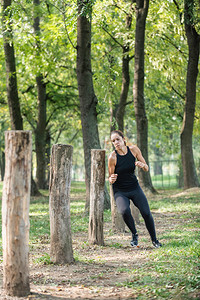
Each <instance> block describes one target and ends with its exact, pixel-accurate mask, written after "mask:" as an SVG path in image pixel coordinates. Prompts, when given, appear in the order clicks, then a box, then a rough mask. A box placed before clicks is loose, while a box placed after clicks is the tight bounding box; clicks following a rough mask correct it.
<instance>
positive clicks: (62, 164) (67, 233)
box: [49, 144, 74, 263]
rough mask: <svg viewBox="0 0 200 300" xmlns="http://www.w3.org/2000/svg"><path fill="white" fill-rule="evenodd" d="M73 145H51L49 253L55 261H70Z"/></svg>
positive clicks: (71, 252) (71, 258)
mask: <svg viewBox="0 0 200 300" xmlns="http://www.w3.org/2000/svg"><path fill="white" fill-rule="evenodd" d="M72 154H73V147H72V146H70V145H60V144H56V145H53V147H52V153H51V161H50V182H49V192H50V195H49V213H50V231H51V242H50V255H51V260H52V261H53V262H55V263H72V262H73V261H74V258H73V249H72V235H71V220H70V186H71V169H72Z"/></svg>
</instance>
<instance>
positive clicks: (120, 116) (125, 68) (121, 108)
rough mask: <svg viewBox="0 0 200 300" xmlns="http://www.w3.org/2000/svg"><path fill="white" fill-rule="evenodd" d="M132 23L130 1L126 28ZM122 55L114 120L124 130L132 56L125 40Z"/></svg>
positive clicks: (128, 28)
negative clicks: (119, 86) (119, 84)
mask: <svg viewBox="0 0 200 300" xmlns="http://www.w3.org/2000/svg"><path fill="white" fill-rule="evenodd" d="M131 2H132V1H131ZM131 23H132V3H131V12H130V13H128V14H127V15H126V28H127V30H130V28H131ZM122 50H123V56H122V86H121V92H120V99H119V104H118V105H117V109H116V121H117V125H118V129H119V130H121V131H124V115H125V108H126V104H127V98H128V91H129V85H130V74H129V63H130V60H131V59H132V58H133V57H130V55H129V51H130V46H129V42H125V43H124V45H123V46H122Z"/></svg>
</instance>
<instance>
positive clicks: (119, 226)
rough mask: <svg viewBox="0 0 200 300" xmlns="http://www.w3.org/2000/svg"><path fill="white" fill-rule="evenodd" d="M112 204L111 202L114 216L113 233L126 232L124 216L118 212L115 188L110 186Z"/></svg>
mask: <svg viewBox="0 0 200 300" xmlns="http://www.w3.org/2000/svg"><path fill="white" fill-rule="evenodd" d="M110 202H111V216H112V230H113V232H115V231H119V232H125V223H124V220H123V218H122V215H121V214H120V213H119V212H118V210H117V205H116V202H115V199H114V194H113V188H112V185H110Z"/></svg>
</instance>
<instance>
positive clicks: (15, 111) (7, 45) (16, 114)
mask: <svg viewBox="0 0 200 300" xmlns="http://www.w3.org/2000/svg"><path fill="white" fill-rule="evenodd" d="M1 3H2V27H3V44H4V53H5V61H6V79H7V99H8V106H9V111H10V119H11V128H12V129H13V130H22V129H23V120H22V115H21V110H20V103H19V97H18V89H17V72H16V64H15V51H14V43H13V30H12V8H11V4H12V0H2V1H1Z"/></svg>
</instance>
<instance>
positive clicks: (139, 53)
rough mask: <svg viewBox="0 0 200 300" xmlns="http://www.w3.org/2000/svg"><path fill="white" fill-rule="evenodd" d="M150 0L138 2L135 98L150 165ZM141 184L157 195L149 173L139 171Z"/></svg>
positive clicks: (139, 136) (143, 147)
mask: <svg viewBox="0 0 200 300" xmlns="http://www.w3.org/2000/svg"><path fill="white" fill-rule="evenodd" d="M148 8H149V0H137V1H136V31H135V67H134V69H135V70H134V83H133V97H134V108H135V117H136V124H137V145H138V147H139V148H140V150H141V151H142V154H143V156H144V158H145V160H146V163H147V164H149V159H148V120H147V116H146V111H145V101H144V44H145V27H146V18H147V14H148ZM138 176H139V181H140V184H141V185H142V187H143V188H146V189H148V190H150V191H151V192H153V193H155V192H156V191H155V189H154V187H153V185H152V181H151V177H150V173H149V172H144V171H143V170H141V169H139V170H138Z"/></svg>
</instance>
